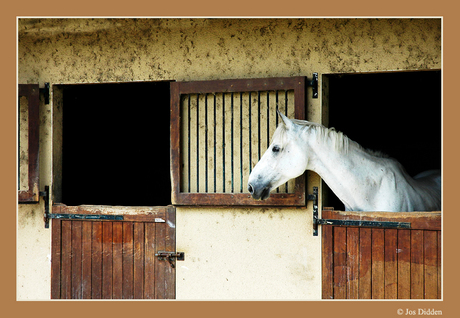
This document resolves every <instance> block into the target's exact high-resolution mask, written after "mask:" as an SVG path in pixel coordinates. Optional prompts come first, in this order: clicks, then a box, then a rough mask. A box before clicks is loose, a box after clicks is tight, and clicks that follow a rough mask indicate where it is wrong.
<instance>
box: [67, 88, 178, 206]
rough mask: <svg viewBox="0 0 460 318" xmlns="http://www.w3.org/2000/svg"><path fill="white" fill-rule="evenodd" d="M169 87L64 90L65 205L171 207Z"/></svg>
mask: <svg viewBox="0 0 460 318" xmlns="http://www.w3.org/2000/svg"><path fill="white" fill-rule="evenodd" d="M169 113H170V107H169V82H154V83H145V82H144V83H113V84H81V85H68V86H65V87H64V89H63V141H62V203H64V204H66V205H82V204H85V205H122V206H160V205H163V206H164V205H168V204H171V182H170V166H169V157H170V151H169V139H170V138H169Z"/></svg>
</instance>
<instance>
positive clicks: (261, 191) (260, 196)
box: [248, 183, 271, 200]
mask: <svg viewBox="0 0 460 318" xmlns="http://www.w3.org/2000/svg"><path fill="white" fill-rule="evenodd" d="M270 190H271V187H270V186H267V187H262V186H257V185H252V184H251V183H248V191H249V193H250V194H251V195H252V197H253V198H254V199H256V200H265V199H268V197H269V196H270Z"/></svg>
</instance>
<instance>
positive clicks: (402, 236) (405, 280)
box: [397, 230, 411, 299]
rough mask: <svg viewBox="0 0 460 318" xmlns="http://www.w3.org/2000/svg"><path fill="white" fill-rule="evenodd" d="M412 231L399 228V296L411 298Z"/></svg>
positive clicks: (400, 297)
mask: <svg viewBox="0 0 460 318" xmlns="http://www.w3.org/2000/svg"><path fill="white" fill-rule="evenodd" d="M410 232H411V230H398V249H397V256H398V298H399V299H410V298H411V297H410V289H411V288H410V276H411V274H410V260H411V256H410V254H411V252H410Z"/></svg>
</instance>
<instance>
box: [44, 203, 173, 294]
mask: <svg viewBox="0 0 460 318" xmlns="http://www.w3.org/2000/svg"><path fill="white" fill-rule="evenodd" d="M53 213H54V214H72V215H85V216H95V215H105V216H107V215H117V216H120V215H121V216H123V220H122V221H118V220H115V221H111V220H104V221H102V220H89V219H85V220H65V219H53V220H52V227H51V231H52V241H51V244H52V246H51V253H52V254H51V298H53V299H70V298H71V299H174V298H175V273H176V271H175V267H173V266H172V265H171V264H170V263H169V261H167V260H159V259H158V257H155V253H157V252H159V251H175V209H174V207H172V206H168V207H104V206H101V207H94V206H78V207H68V206H54V207H53ZM172 262H173V264H174V263H175V262H176V261H175V260H174V261H172Z"/></svg>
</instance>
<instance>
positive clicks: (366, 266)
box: [358, 228, 372, 299]
mask: <svg viewBox="0 0 460 318" xmlns="http://www.w3.org/2000/svg"><path fill="white" fill-rule="evenodd" d="M371 279H372V230H371V229H367V228H362V229H360V230H359V283H358V297H359V299H371V298H372V280H371Z"/></svg>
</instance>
